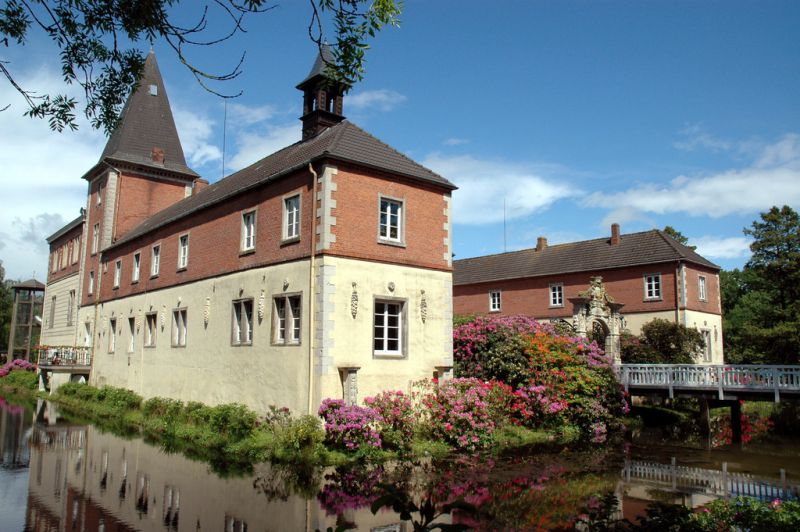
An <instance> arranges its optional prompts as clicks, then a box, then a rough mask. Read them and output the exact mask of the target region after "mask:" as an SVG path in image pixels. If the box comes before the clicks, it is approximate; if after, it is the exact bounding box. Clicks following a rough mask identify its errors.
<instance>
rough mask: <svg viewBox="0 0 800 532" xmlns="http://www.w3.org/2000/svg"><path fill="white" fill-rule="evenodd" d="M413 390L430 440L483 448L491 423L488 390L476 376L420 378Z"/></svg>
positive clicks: (488, 439) (471, 448) (467, 448)
mask: <svg viewBox="0 0 800 532" xmlns="http://www.w3.org/2000/svg"><path fill="white" fill-rule="evenodd" d="M417 386H418V387H419V388H420V391H418V392H417V394H418V395H419V398H420V402H421V406H422V407H423V410H422V414H423V415H424V416H426V418H427V421H428V423H427V427H426V428H427V430H428V431H429V432H430V435H431V437H432V438H433V439H436V440H441V441H444V442H446V443H448V444H449V445H452V446H453V447H455V448H457V449H461V450H465V451H475V450H477V449H480V448H483V447H486V446H487V445H488V444H489V443H490V442H491V439H492V434H493V433H494V429H495V422H494V420H493V419H492V415H491V410H490V408H489V402H488V401H487V396H488V394H489V389H488V387H487V386H485V385H484V383H483V382H482V381H480V380H479V379H474V378H472V379H450V380H446V381H442V382H438V383H437V382H433V381H423V382H421V383H418V384H417Z"/></svg>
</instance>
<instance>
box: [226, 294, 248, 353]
mask: <svg viewBox="0 0 800 532" xmlns="http://www.w3.org/2000/svg"><path fill="white" fill-rule="evenodd" d="M252 343H253V300H252V299H239V300H237V301H234V302H233V323H232V326H231V344H233V345H252Z"/></svg>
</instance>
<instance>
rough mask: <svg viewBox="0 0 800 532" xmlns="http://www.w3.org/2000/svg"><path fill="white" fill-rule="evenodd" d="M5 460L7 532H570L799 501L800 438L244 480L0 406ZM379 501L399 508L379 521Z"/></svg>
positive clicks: (137, 441)
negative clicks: (678, 507) (655, 511)
mask: <svg viewBox="0 0 800 532" xmlns="http://www.w3.org/2000/svg"><path fill="white" fill-rule="evenodd" d="M0 460H1V461H2V462H1V463H0V530H2V531H18V530H37V531H39V530H41V531H50V530H66V531H83V532H87V531H95V530H98V531H108V532H111V531H128V530H153V531H164V530H166V531H171V530H179V531H193V532H197V531H201V530H202V531H208V530H213V531H220V530H221V531H226V532H245V531H249V532H254V531H264V530H309V531H313V530H327V529H328V528H331V529H333V530H336V529H337V528H338V529H346V528H347V527H350V528H353V529H356V530H367V531H372V532H389V531H403V532H410V531H412V530H417V529H423V528H422V527H424V526H427V525H430V524H432V523H447V524H462V525H466V526H467V527H469V528H474V529H478V530H508V529H513V530H548V529H552V528H562V527H569V526H570V525H571V523H572V522H573V521H574V520H575V518H576V517H578V516H580V515H581V514H583V513H584V512H586V510H587V508H589V507H592V505H596V504H597V500H598V496H603V495H605V494H608V493H613V494H615V495H616V497H617V499H618V500H619V505H618V506H617V507H616V509H615V511H614V514H615V516H617V517H619V518H623V517H624V518H628V519H634V518H635V516H636V515H638V514H641V513H642V512H643V510H644V509H645V508H646V507H647V505H648V504H650V503H651V502H652V501H666V502H673V503H675V504H683V505H686V506H688V507H697V506H700V505H703V504H705V503H707V502H709V501H710V500H713V499H716V498H723V497H731V496H736V495H750V496H753V497H757V498H760V499H763V500H772V499H775V498H780V499H784V500H786V499H796V498H798V495H800V444H798V442H775V441H773V442H770V443H765V442H760V443H751V444H748V445H745V446H738V445H737V446H730V445H728V446H722V447H718V448H713V449H709V448H707V446H704V445H702V444H699V443H687V442H685V441H683V442H670V441H669V440H666V439H665V438H664V437H663V436H662V435H661V434H660V433H656V432H651V433H644V434H642V435H640V436H638V437H636V438H634V439H633V440H632V441H630V442H626V443H621V444H616V445H608V446H604V447H603V446H594V447H590V448H584V449H581V450H574V449H573V450H569V449H565V448H562V447H560V448H553V449H551V450H548V451H542V450H541V449H540V450H538V451H536V452H532V451H531V452H519V453H516V454H515V455H513V456H505V457H502V458H471V457H470V458H468V457H461V458H459V457H455V458H452V459H448V460H440V461H433V460H421V461H418V462H415V463H402V464H388V465H383V466H359V467H355V468H352V467H351V468H339V469H334V468H328V469H304V468H298V467H275V466H269V465H263V464H262V465H258V466H256V467H255V468H254V470H253V471H252V472H251V473H248V474H245V475H241V474H233V473H227V474H226V473H220V472H218V471H214V470H212V468H211V467H210V466H209V465H208V464H206V463H203V462H197V461H192V460H190V459H188V458H186V457H184V456H182V455H179V454H169V453H167V452H165V451H164V450H162V449H161V448H159V447H158V446H156V445H152V444H150V443H147V442H146V441H144V440H143V439H141V438H130V439H126V438H122V437H120V436H116V435H113V434H111V433H109V432H104V431H102V430H100V429H99V428H97V427H94V426H92V425H77V424H72V423H68V422H65V421H64V420H63V419H61V418H60V417H59V416H58V413H57V409H56V407H55V406H54V405H52V404H48V403H45V402H41V401H40V402H39V404H38V405H35V406H33V405H28V406H18V405H15V404H11V403H8V402H6V401H5V400H1V399H0ZM377 500H383V501H386V502H393V503H395V505H396V506H395V509H392V505H391V504H390V505H389V506H388V508H384V509H376V511H375V512H374V513H373V511H372V509H371V506H372V504H373V503H374V502H375V501H377ZM456 501H463V502H465V503H466V504H460V503H459V504H456V505H452V504H451V503H454V502H456ZM426 508H427V509H428V511H426ZM420 509H422V510H420ZM395 510H397V511H395Z"/></svg>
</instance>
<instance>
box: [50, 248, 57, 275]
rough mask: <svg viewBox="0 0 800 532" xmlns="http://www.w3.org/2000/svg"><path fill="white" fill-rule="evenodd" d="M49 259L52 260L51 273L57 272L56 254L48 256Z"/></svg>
mask: <svg viewBox="0 0 800 532" xmlns="http://www.w3.org/2000/svg"><path fill="white" fill-rule="evenodd" d="M50 257H51V258H52V261H51V265H50V271H51V272H52V273H55V272H57V271H58V253H56V252H55V251H54V252H53V253H51V254H50Z"/></svg>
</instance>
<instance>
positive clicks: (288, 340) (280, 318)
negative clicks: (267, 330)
mask: <svg viewBox="0 0 800 532" xmlns="http://www.w3.org/2000/svg"><path fill="white" fill-rule="evenodd" d="M274 302H275V307H274V311H275V314H274V315H275V319H274V320H273V324H272V331H273V333H272V342H273V343H275V344H299V343H300V316H301V306H300V296H299V295H281V296H278V297H276V298H275V299H274Z"/></svg>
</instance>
